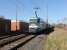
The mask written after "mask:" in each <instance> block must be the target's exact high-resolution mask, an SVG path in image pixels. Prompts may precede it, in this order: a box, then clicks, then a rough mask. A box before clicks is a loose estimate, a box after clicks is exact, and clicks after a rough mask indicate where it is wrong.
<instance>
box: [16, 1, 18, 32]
mask: <svg viewBox="0 0 67 50" xmlns="http://www.w3.org/2000/svg"><path fill="white" fill-rule="evenodd" d="M17 2H18V0H16V31H17V15H18V10H17V8H18V4H17Z"/></svg>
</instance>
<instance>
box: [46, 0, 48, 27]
mask: <svg viewBox="0 0 67 50" xmlns="http://www.w3.org/2000/svg"><path fill="white" fill-rule="evenodd" d="M46 14H47V15H46V22H47V27H48V0H47V2H46Z"/></svg>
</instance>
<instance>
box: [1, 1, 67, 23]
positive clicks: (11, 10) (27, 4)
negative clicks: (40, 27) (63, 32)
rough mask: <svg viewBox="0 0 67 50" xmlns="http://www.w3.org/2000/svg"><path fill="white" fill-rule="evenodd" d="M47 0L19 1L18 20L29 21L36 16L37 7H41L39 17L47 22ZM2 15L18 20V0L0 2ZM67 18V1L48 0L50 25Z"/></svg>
mask: <svg viewBox="0 0 67 50" xmlns="http://www.w3.org/2000/svg"><path fill="white" fill-rule="evenodd" d="M46 2H47V0H18V20H24V21H28V20H29V19H30V18H31V17H32V16H35V15H34V9H33V8H35V7H40V9H39V10H38V16H39V17H40V18H42V19H43V20H44V21H46V16H47V11H46V10H47V8H46ZM0 15H1V16H5V18H8V19H11V20H14V19H16V0H0ZM64 17H67V0H48V19H49V22H50V23H56V22H59V21H60V20H61V19H63V18H64Z"/></svg>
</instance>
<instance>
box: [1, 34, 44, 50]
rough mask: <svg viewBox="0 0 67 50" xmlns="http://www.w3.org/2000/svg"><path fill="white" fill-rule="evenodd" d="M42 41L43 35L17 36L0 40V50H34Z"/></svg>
mask: <svg viewBox="0 0 67 50" xmlns="http://www.w3.org/2000/svg"><path fill="white" fill-rule="evenodd" d="M43 39H44V35H23V34H22V35H18V36H13V37H9V38H5V39H2V40H0V50H32V49H33V50H37V49H34V48H36V47H37V45H39V43H41V41H42V40H43ZM41 46H42V45H41Z"/></svg>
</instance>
